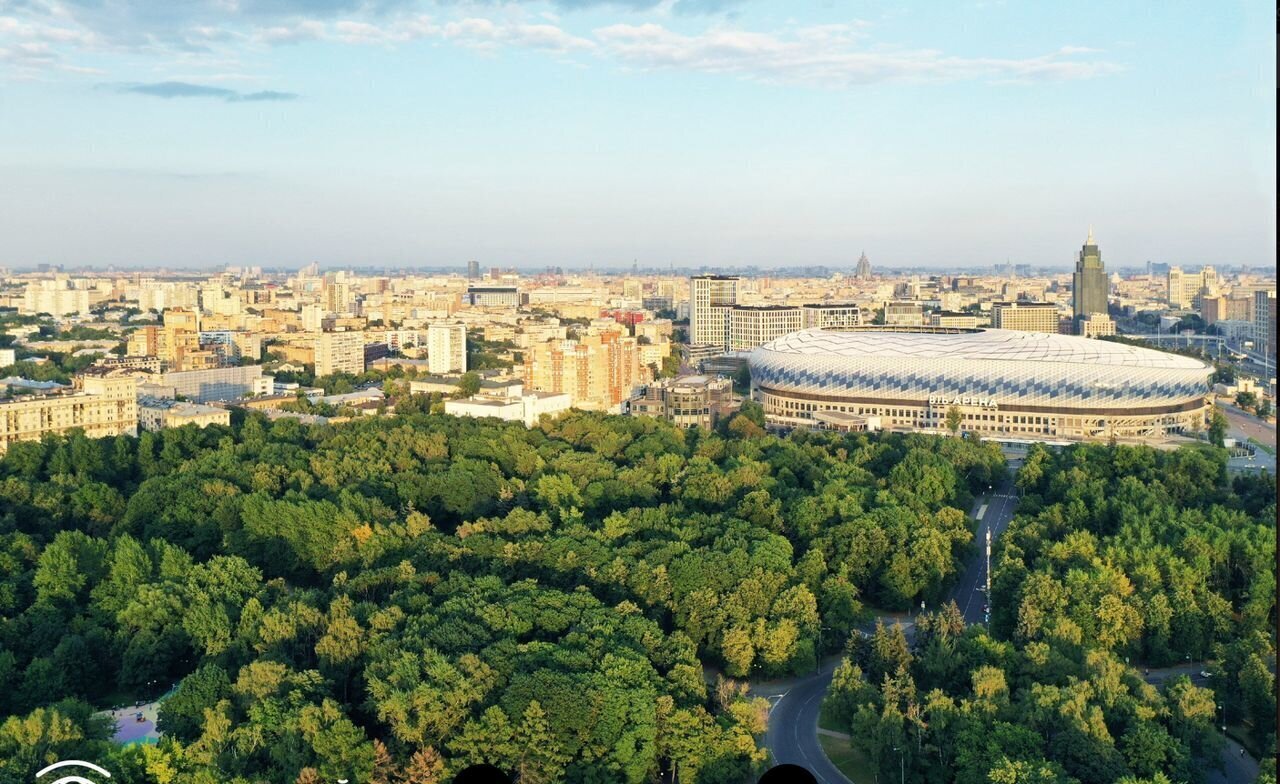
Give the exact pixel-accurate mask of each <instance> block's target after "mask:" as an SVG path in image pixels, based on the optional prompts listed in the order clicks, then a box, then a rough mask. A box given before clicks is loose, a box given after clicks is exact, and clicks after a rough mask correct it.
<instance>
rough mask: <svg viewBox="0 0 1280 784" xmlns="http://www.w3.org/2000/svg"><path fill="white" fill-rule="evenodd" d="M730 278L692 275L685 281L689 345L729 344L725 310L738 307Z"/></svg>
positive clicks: (735, 285)
mask: <svg viewBox="0 0 1280 784" xmlns="http://www.w3.org/2000/svg"><path fill="white" fill-rule="evenodd" d="M741 281H742V279H741V278H739V277H737V276H734V275H695V276H694V277H692V278H690V279H689V343H690V344H692V345H695V346H720V347H721V348H722V349H723V348H727V347H728V345H729V310H730V309H731V308H732V307H733V306H734V305H736V304H738V286H739V284H740V283H741Z"/></svg>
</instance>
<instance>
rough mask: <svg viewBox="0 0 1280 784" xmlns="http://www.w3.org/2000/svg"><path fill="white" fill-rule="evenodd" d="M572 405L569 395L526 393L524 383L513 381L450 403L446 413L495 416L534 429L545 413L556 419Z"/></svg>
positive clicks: (446, 404) (561, 393) (445, 405)
mask: <svg viewBox="0 0 1280 784" xmlns="http://www.w3.org/2000/svg"><path fill="white" fill-rule="evenodd" d="M570 403H571V401H570V398H569V394H568V393H566V392H525V391H524V385H523V384H521V383H519V382H512V383H509V384H497V385H494V386H493V387H492V388H490V389H481V392H480V394H478V395H475V396H473V397H468V398H464V399H462V400H446V401H445V403H444V412H445V413H446V414H449V415H450V416H467V417H494V418H497V419H501V420H504V421H507V422H522V423H524V425H525V427H533V426H534V425H536V424H537V423H538V420H539V419H541V418H542V416H543V415H544V414H545V415H547V416H556V415H557V414H560V413H562V412H564V411H568V410H569V408H570Z"/></svg>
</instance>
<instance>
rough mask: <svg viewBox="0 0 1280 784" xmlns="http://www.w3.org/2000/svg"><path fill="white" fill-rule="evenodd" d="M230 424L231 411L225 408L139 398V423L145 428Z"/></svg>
mask: <svg viewBox="0 0 1280 784" xmlns="http://www.w3.org/2000/svg"><path fill="white" fill-rule="evenodd" d="M230 424H231V411H230V410H228V409H225V408H217V407H216V406H205V405H201V404H199V403H187V402H184V401H179V400H170V399H165V398H149V397H143V398H139V399H138V425H139V426H140V427H141V428H142V429H143V430H149V431H156V430H164V429H165V428H167V427H182V426H183V425H195V426H196V427H207V426H208V425H228V426H229V425H230Z"/></svg>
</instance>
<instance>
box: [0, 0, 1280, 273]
mask: <svg viewBox="0 0 1280 784" xmlns="http://www.w3.org/2000/svg"><path fill="white" fill-rule="evenodd" d="M323 7H324V8H325V9H326V11H325V12H324V13H319V12H315V11H311V10H308V6H307V4H303V3H292V2H273V3H243V4H240V5H238V6H226V5H224V4H219V3H198V4H184V5H183V6H181V7H175V8H165V7H163V6H155V5H154V4H148V3H142V2H132V3H131V2H121V3H113V4H110V5H108V6H103V7H101V8H96V9H95V8H92V7H88V6H83V5H78V4H63V3H57V2H53V3H43V4H16V3H0V100H2V101H3V102H4V105H5V117H6V122H0V177H3V179H4V181H5V182H6V184H7V187H6V188H4V189H0V266H7V267H10V268H19V267H30V266H35V265H38V264H60V265H64V266H67V267H71V268H76V267H83V266H88V265H92V266H94V267H98V268H101V267H105V266H107V265H112V264H114V265H118V266H128V267H134V268H137V267H157V266H166V267H170V268H174V269H179V268H196V267H200V268H208V267H214V266H218V265H221V264H231V265H260V266H264V267H283V268H296V267H298V266H301V265H303V264H306V263H310V262H312V261H318V262H319V263H321V264H322V265H324V266H326V267H330V268H332V267H341V266H352V267H359V268H378V267H392V268H395V267H405V266H412V267H448V266H453V265H465V263H466V261H467V260H468V259H472V258H478V259H480V260H481V263H482V265H483V266H484V267H489V266H500V267H516V268H521V269H538V268H542V267H545V266H547V265H559V266H564V267H568V268H578V269H584V268H587V267H590V266H593V267H595V268H596V269H599V270H602V271H603V270H609V269H619V268H624V267H626V266H628V265H630V264H631V263H632V259H634V258H640V259H649V260H650V261H649V262H648V263H649V265H650V266H653V267H666V266H668V265H674V266H676V267H680V268H683V269H699V268H705V269H734V268H743V267H750V266H756V267H762V268H767V267H774V268H776V267H785V266H793V267H794V266H801V265H808V266H815V267H816V266H827V267H830V268H833V269H843V268H852V267H853V265H855V264H856V261H857V257H858V253H859V252H860V251H861V250H862V249H863V248H866V249H868V251H869V255H870V257H871V259H872V263H873V264H874V265H875V267H876V268H877V269H894V268H899V267H918V268H938V269H941V268H950V269H959V268H974V267H979V266H988V265H990V264H991V263H992V261H991V257H992V256H995V257H996V258H1004V257H1006V256H1007V257H1009V258H1010V260H1011V261H1013V262H1014V263H1021V264H1029V265H1031V266H1034V267H1057V268H1064V269H1069V268H1070V265H1071V263H1072V261H1073V259H1072V253H1073V249H1074V248H1078V247H1079V244H1080V238H1081V237H1082V236H1083V231H1084V228H1085V227H1087V226H1088V225H1089V224H1093V225H1094V226H1095V227H1097V231H1098V238H1099V242H1100V243H1103V244H1105V245H1106V246H1107V258H1108V268H1109V269H1124V268H1134V267H1140V266H1141V265H1143V264H1144V263H1145V262H1146V261H1147V260H1148V259H1151V260H1155V261H1160V262H1168V263H1173V264H1180V265H1182V266H1184V267H1195V266H1198V265H1200V264H1215V265H1218V266H1223V267H1225V266H1230V265H1249V266H1252V267H1255V268H1257V267H1261V268H1268V267H1271V268H1273V267H1274V266H1275V246H1276V243H1275V239H1276V237H1275V206H1276V205H1275V147H1274V142H1273V139H1274V134H1275V109H1274V103H1273V99H1272V96H1273V95H1274V92H1273V91H1274V89H1275V74H1274V71H1273V70H1272V69H1270V68H1269V66H1266V64H1267V63H1269V62H1272V61H1274V54H1275V49H1274V46H1275V44H1274V39H1272V38H1271V36H1270V33H1269V30H1270V25H1269V21H1270V10H1269V9H1266V10H1265V14H1266V16H1265V17H1264V16H1263V14H1264V9H1262V8H1261V6H1251V5H1241V6H1227V7H1222V8H1217V7H1213V8H1202V9H1192V8H1181V9H1178V8H1164V7H1153V8H1142V9H1135V10H1124V9H1114V8H1110V7H1107V6H1104V5H1102V4H1092V5H1085V6H1075V5H1073V6H1072V7H1070V8H1062V9H1043V8H1034V9H1031V8H1022V7H1009V6H1007V5H1004V4H968V5H964V6H957V7H956V8H954V9H946V10H940V9H936V8H929V7H902V8H898V7H896V6H895V7H889V6H887V5H880V4H875V3H857V4H844V5H839V6H822V5H818V4H812V5H803V6H791V5H788V6H782V5H780V4H777V3H767V2H738V3H732V2H729V3H725V2H710V3H708V2H694V1H693V0H675V1H672V0H668V1H667V2H661V3H646V2H628V3H617V4H604V3H594V2H585V3H584V2H567V1H566V2H561V3H558V4H541V3H523V4H507V5H490V4H479V5H469V4H451V3H445V4H433V3H418V2H392V3H378V4H376V7H374V6H373V5H371V4H364V3H355V2H334V3H326V4H323ZM229 8H231V9H233V10H228V9H229ZM1187 51H1196V52H1197V56H1196V57H1195V58H1188V57H1186V56H1185V53H1186V52H1187ZM1260 65H1262V66H1264V67H1261V68H1259V66H1260ZM877 249H879V250H877Z"/></svg>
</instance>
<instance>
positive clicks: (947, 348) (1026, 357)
mask: <svg viewBox="0 0 1280 784" xmlns="http://www.w3.org/2000/svg"><path fill="white" fill-rule="evenodd" d="M761 348H762V349H763V350H766V351H776V352H780V353H784V354H801V355H822V356H842V357H861V358H880V359H971V360H1003V361H1010V362H1072V363H1081V364H1086V365H1107V366H1112V367H1116V366H1119V367H1134V368H1166V369H1171V370H1174V369H1176V370H1201V369H1206V368H1208V365H1206V364H1205V363H1204V362H1201V361H1200V360H1198V359H1194V358H1192V357H1186V356H1182V355H1180V354H1169V353H1166V352H1164V351H1156V350H1154V349H1149V348H1141V347H1138V346H1130V345H1127V344H1124V343H1116V342H1112V341H1108V340H1096V339H1090V338H1082V337H1076V336H1074V335H1051V334H1048V333H1044V332H1021V331H1018V330H1010V329H977V330H971V331H959V332H958V331H955V330H951V331H942V330H940V331H937V332H932V331H928V329H927V328H924V329H921V328H911V329H910V330H905V329H904V330H903V331H900V332H898V331H890V330H886V329H885V328H884V327H881V328H879V329H875V330H858V329H852V330H830V329H806V330H802V331H800V332H793V333H791V334H789V335H784V336H782V337H780V338H778V339H776V340H773V341H771V342H769V343H766V344H764V345H763V346H762V347H761Z"/></svg>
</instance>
